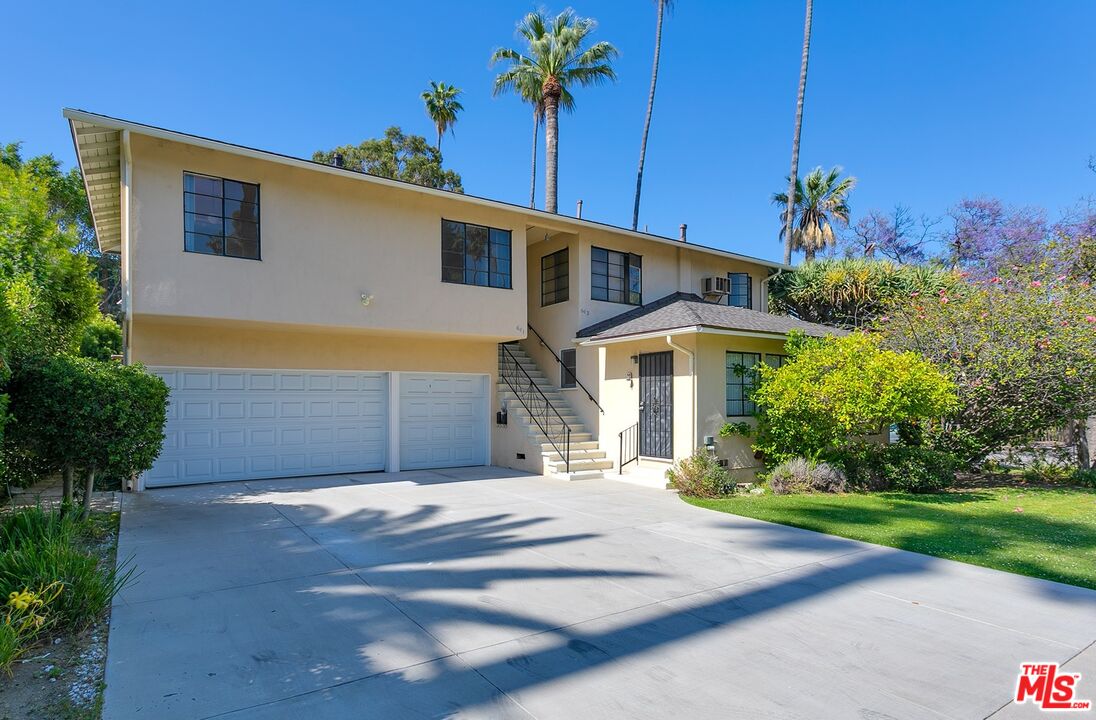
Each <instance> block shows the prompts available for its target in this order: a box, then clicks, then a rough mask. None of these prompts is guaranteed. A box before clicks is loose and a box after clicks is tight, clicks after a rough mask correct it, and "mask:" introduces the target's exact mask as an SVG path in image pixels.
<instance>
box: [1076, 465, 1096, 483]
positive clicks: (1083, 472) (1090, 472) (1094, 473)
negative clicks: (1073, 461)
mask: <svg viewBox="0 0 1096 720" xmlns="http://www.w3.org/2000/svg"><path fill="white" fill-rule="evenodd" d="M1071 479H1072V481H1073V482H1074V483H1076V484H1078V485H1081V486H1082V487H1090V488H1096V467H1093V468H1086V469H1081V468H1078V469H1076V470H1074V471H1073V477H1072V478H1071Z"/></svg>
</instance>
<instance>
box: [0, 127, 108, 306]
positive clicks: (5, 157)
mask: <svg viewBox="0 0 1096 720" xmlns="http://www.w3.org/2000/svg"><path fill="white" fill-rule="evenodd" d="M0 164H3V165H5V166H7V167H8V168H10V169H11V170H12V171H14V172H16V173H18V172H20V171H25V172H26V173H28V174H29V176H30V177H32V178H33V179H34V184H35V185H36V186H44V187H46V189H47V190H46V193H47V217H48V218H49V220H50V221H51V222H53V223H54V224H56V226H57V228H58V230H59V231H60V232H61V233H62V234H64V235H65V236H66V237H67V238H68V242H70V243H72V244H71V246H70V247H69V249H70V250H71V251H73V252H74V253H76V254H79V255H84V256H86V257H87V258H88V259H89V260H90V262H91V264H92V265H93V266H94V273H93V274H94V276H95V278H96V279H97V281H98V282H99V284H100V286H102V288H103V294H102V296H101V298H100V309H101V310H102V312H104V313H107V314H109V315H113V316H115V317H118V316H119V315H120V305H119V303H120V300H121V297H122V276H121V263H120V260H119V256H118V254H117V253H101V252H99V245H98V242H97V241H96V238H95V226H94V224H93V223H92V218H91V206H90V205H89V204H88V200H87V194H86V192H85V190H84V179H83V176H82V175H81V174H80V170H79V169H78V168H72V169H70V170H69V171H68V172H63V171H62V170H61V163H60V161H58V160H57V159H56V158H54V157H53V156H52V155H39V156H37V157H33V158H30V159H29V160H24V159H23V157H22V155H21V153H20V145H19V143H9V144H7V145H5V146H4V147H3V148H0Z"/></svg>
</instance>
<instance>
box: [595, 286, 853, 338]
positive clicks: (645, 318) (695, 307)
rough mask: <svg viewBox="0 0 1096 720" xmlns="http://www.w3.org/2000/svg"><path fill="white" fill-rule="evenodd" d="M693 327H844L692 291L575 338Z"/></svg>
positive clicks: (811, 331) (812, 330)
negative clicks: (738, 304)
mask: <svg viewBox="0 0 1096 720" xmlns="http://www.w3.org/2000/svg"><path fill="white" fill-rule="evenodd" d="M693 326H703V327H711V328H719V329H722V330H741V331H743V332H759V333H774V334H781V335H786V334H787V333H789V332H790V331H792V330H799V331H801V332H803V333H806V334H807V335H813V336H815V337H821V336H823V335H843V334H844V331H843V330H839V329H837V328H833V327H829V326H827V325H819V324H817V323H811V322H805V321H803V320H800V319H798V318H794V317H790V316H788V315H770V314H769V313H763V312H759V311H757V310H748V309H746V308H740V307H731V306H729V305H717V304H715V303H710V302H707V301H705V300H704V299H703V298H701V297H700V296H699V295H695V294H693V293H685V292H676V293H673V294H672V295H667V296H666V297H664V298H661V299H659V300H655V301H654V302H651V303H648V304H646V305H642V306H640V307H637V308H635V309H633V310H629V311H628V312H625V313H621V314H620V315H617V316H616V317H612V318H609V319H608V320H603V321H601V322H599V323H595V324H593V325H590V326H589V327H585V328H583V329H582V330H579V331H578V337H580V338H596V339H598V340H602V339H607V338H617V337H624V336H627V335H639V334H643V333H652V332H659V331H662V330H676V329H679V328H684V327H693Z"/></svg>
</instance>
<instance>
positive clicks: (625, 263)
mask: <svg viewBox="0 0 1096 720" xmlns="http://www.w3.org/2000/svg"><path fill="white" fill-rule="evenodd" d="M599 252H600V253H605V260H604V262H605V273H604V274H602V273H599V272H598V271H597V269H596V266H595V265H596V263H599V262H602V261H601V260H597V259H596V257H595V256H596V254H597V253H599ZM611 256H620V258H621V262H620V263H613V262H610V257H611ZM613 266H619V267H621V268H623V274H622V275H621V277H620V278H619V279H620V281H621V288H620V290H619V292H620V293H621V297H622V299H621V300H614V299H612V298H611V296H610V293H613V292H618V291H617V290H614V289H613V288H610V287H609V284H610V282H609V281H610V280H614V279H616V278H615V277H614V276H613V275H612V274H611V273H610V270H609V268H610V267H613ZM633 272H634V273H635V275H636V277H637V279H638V280H639V289H638V290H632V284H631V283H632V275H633ZM598 277H604V278H605V286H604V287H598V285H597V284H596V283H595V282H594V281H595V280H596V279H597V278H598ZM599 290H600V291H603V293H604V297H598V296H597V294H598V291H599ZM633 295H635V296H636V297H635V299H634V300H633V297H632V296H633ZM590 299H591V300H597V301H598V302H611V303H616V304H618V305H632V306H635V307H638V306H640V305H642V304H643V256H642V255H636V254H635V253H629V252H624V251H621V250H609V249H608V248H603V247H598V246H596V245H593V246H591V247H590Z"/></svg>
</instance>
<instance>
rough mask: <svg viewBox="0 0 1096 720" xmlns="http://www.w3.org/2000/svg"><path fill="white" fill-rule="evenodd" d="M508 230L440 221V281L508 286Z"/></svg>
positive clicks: (509, 274)
mask: <svg viewBox="0 0 1096 720" xmlns="http://www.w3.org/2000/svg"><path fill="white" fill-rule="evenodd" d="M510 268H511V265H510V231H509V230H499V229H498V228H491V227H486V226H484V225H472V224H470V223H462V222H456V221H454V220H442V221H441V279H442V281H443V282H450V283H460V284H462V285H480V286H483V287H496V288H507V289H509V288H510V282H511V280H510V277H511V269H510Z"/></svg>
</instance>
